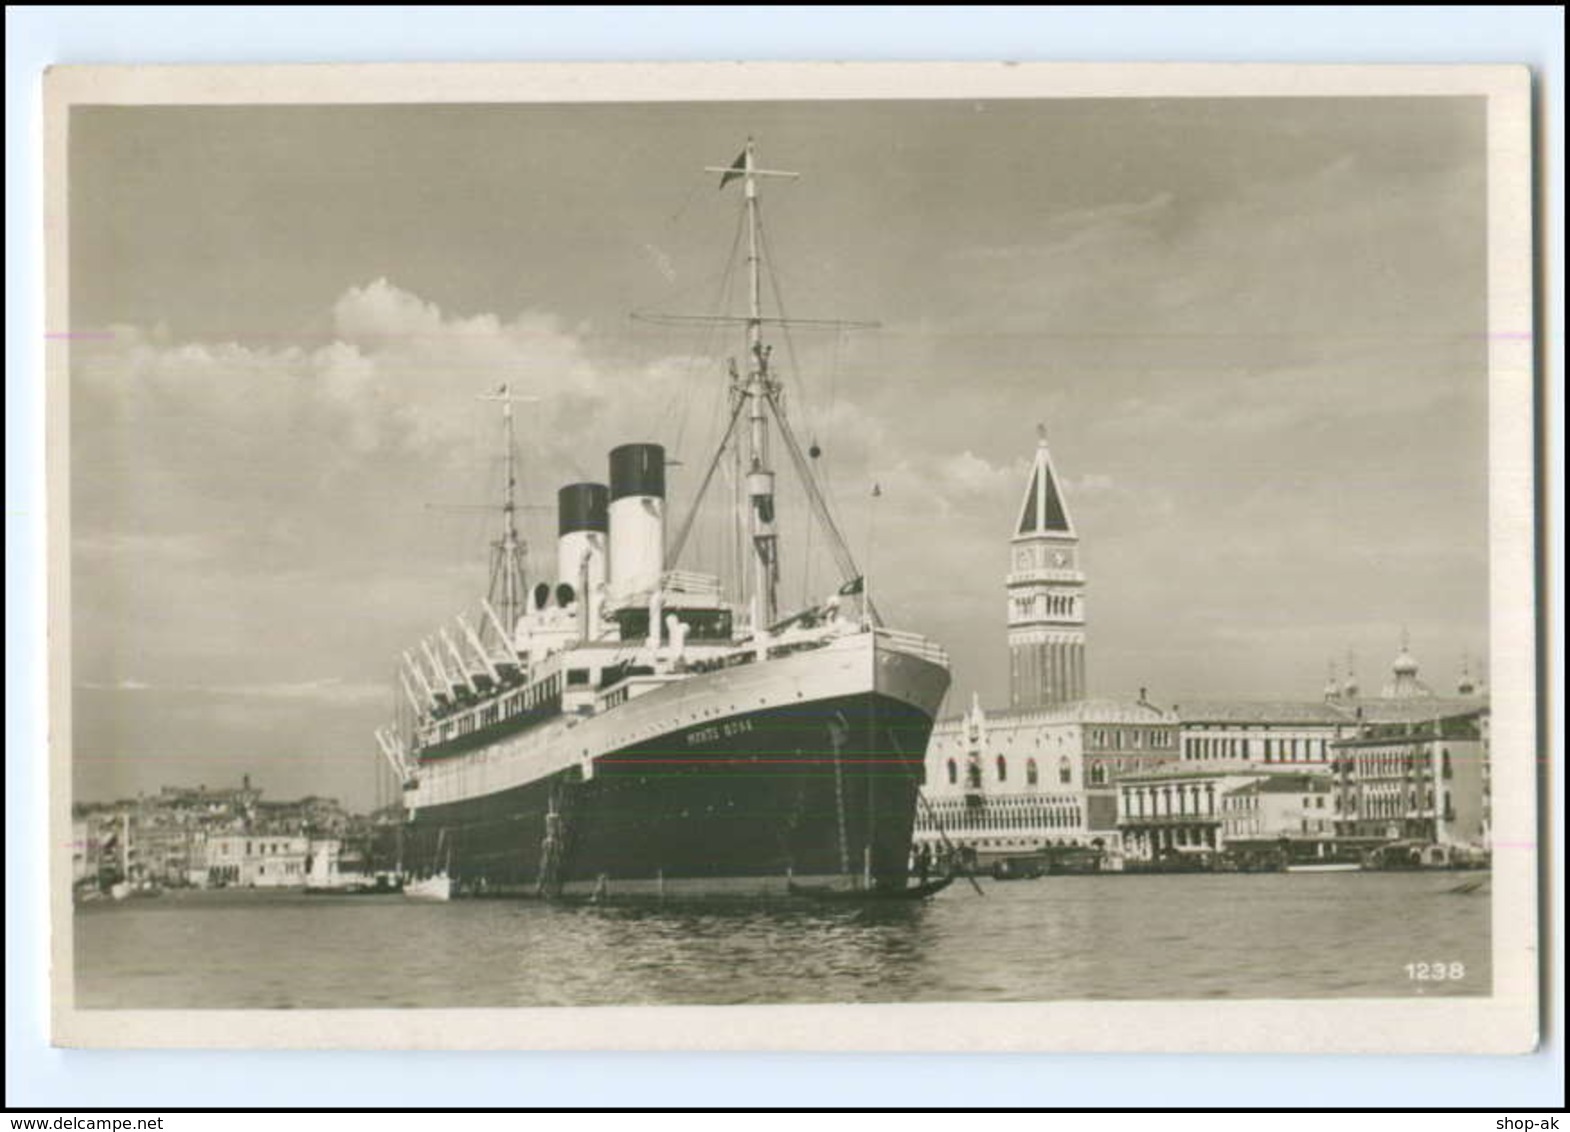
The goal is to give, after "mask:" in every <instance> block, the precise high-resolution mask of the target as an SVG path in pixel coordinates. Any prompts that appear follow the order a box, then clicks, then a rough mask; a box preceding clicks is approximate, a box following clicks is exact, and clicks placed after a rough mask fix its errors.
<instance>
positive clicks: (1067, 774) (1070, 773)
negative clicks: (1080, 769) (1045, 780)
mask: <svg viewBox="0 0 1570 1132" xmlns="http://www.w3.org/2000/svg"><path fill="white" fill-rule="evenodd" d="M1058 781H1059V782H1060V783H1062V784H1063V785H1064V786H1067V785H1068V784H1069V783H1071V782H1073V781H1074V770H1073V767H1072V766H1071V765H1070V764H1069V761H1068V756H1067V755H1064V756H1063V757H1062V758H1061V759H1059V760H1058Z"/></svg>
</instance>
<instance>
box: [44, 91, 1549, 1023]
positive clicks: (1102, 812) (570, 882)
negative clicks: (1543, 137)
mask: <svg viewBox="0 0 1570 1132" xmlns="http://www.w3.org/2000/svg"><path fill="white" fill-rule="evenodd" d="M45 88H46V89H45V95H46V99H45V101H46V117H45V147H46V153H45V157H46V180H45V189H46V237H47V260H46V272H47V280H46V287H47V325H46V327H45V332H46V373H45V381H46V388H47V409H48V430H47V441H46V451H47V463H48V498H49V508H50V535H51V537H50V542H49V555H50V557H49V571H50V591H49V599H50V604H49V639H50V642H51V651H50V656H49V663H50V681H51V713H52V714H51V721H50V722H51V728H50V734H51V750H50V760H51V761H50V766H51V807H52V808H51V845H52V847H53V851H52V855H51V859H50V864H51V899H52V911H53V919H52V946H53V955H54V959H55V962H54V965H53V979H54V983H53V988H52V993H53V1004H54V1040H55V1041H56V1042H57V1043H59V1044H62V1045H71V1046H118V1047H137V1046H176V1047H198V1048H200V1047H266V1046H295V1047H334V1046H335V1047H359V1048H394V1047H428V1048H517V1049H714V1050H721V1049H749V1050H780V1049H799V1050H824V1049H851V1050H1059V1051H1086V1052H1092V1051H1097V1052H1099V1051H1130V1052H1132V1051H1174V1052H1181V1051H1260V1052H1275V1051H1315V1052H1325V1051H1333V1052H1418V1051H1442V1052H1496V1053H1508V1052H1524V1051H1528V1050H1531V1049H1532V1048H1534V1046H1535V1044H1536V1042H1537V1033H1538V1018H1539V977H1538V970H1539V920H1538V896H1537V894H1538V877H1539V868H1540V861H1541V850H1540V846H1539V833H1538V829H1539V816H1538V815H1539V797H1540V791H1539V779H1540V774H1541V772H1542V769H1543V752H1544V747H1543V745H1542V740H1541V738H1540V729H1539V718H1540V716H1539V708H1538V688H1539V684H1540V674H1539V672H1538V669H1537V661H1536V655H1537V649H1536V641H1537V634H1538V631H1539V622H1538V612H1537V608H1536V605H1535V598H1534V594H1535V587H1534V576H1535V575H1534V562H1535V555H1536V521H1537V507H1538V501H1537V499H1536V495H1535V482H1536V481H1535V478H1534V476H1535V472H1534V465H1533V451H1534V440H1533V438H1534V436H1535V431H1534V430H1535V421H1534V388H1535V387H1534V381H1535V374H1536V370H1535V363H1536V347H1535V339H1534V333H1535V329H1534V323H1533V301H1534V299H1533V285H1534V282H1533V281H1534V268H1533V245H1532V176H1533V174H1532V169H1533V162H1532V137H1531V129H1530V79H1529V75H1528V72H1527V71H1526V70H1525V69H1524V68H1513V67H1502V66H1455V67H1444V66H1417V67H1412V66H1407V67H1376V66H1355V67H1344V66H1320V67H1310V66H1219V65H1217V66H1212V65H1203V66H1201V65H1115V66H1113V65H1106V66H1102V65H1046V64H1040V65H1037V64H1030V65H1008V64H1003V63H997V64H930V63H929V64H851V63H847V64H788V65H787V64H750V63H748V64H646V65H629V64H582V65H579V64H574V65H543V64H517V65H456V64H454V65H419V66H416V65H402V64H400V65H374V66H373V65H354V66H276V67H242V66H233V67H156V66H150V67H60V68H56V69H54V70H52V71H51V72H50V73H49V74H48V75H47V77H46V82H45Z"/></svg>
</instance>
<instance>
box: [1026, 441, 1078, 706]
mask: <svg viewBox="0 0 1570 1132" xmlns="http://www.w3.org/2000/svg"><path fill="white" fill-rule="evenodd" d="M1036 433H1037V436H1038V438H1039V439H1038V440H1037V442H1036V459H1035V461H1034V462H1033V463H1032V464H1031V467H1030V478H1029V480H1028V481H1027V482H1026V484H1025V496H1024V499H1023V500H1022V502H1021V504H1020V509H1019V518H1018V519H1017V520H1016V522H1015V524H1014V536H1013V539H1012V545H1011V547H1010V554H1011V555H1012V558H1011V561H1010V565H1009V574H1008V580H1007V583H1006V584H1007V588H1008V603H1009V604H1008V625H1009V706H1010V707H1011V708H1013V709H1015V710H1028V709H1030V708H1045V707H1057V706H1058V705H1060V704H1066V703H1071V702H1073V701H1075V700H1081V699H1084V698H1085V597H1084V589H1085V575H1084V574H1082V573H1080V569H1079V535H1078V534H1076V533H1075V531H1074V521H1073V520H1072V519H1071V518H1070V517H1069V513H1068V507H1067V505H1066V504H1065V503H1064V501H1063V493H1062V492H1061V491H1059V490H1058V479H1057V473H1056V471H1055V470H1054V469H1053V467H1052V454H1051V452H1050V451H1048V449H1047V431H1046V428H1045V427H1044V426H1041V425H1037V426H1036Z"/></svg>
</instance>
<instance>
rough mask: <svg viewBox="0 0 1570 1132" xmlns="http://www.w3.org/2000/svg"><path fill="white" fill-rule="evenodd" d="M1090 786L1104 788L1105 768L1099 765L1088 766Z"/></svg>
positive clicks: (1105, 782)
mask: <svg viewBox="0 0 1570 1132" xmlns="http://www.w3.org/2000/svg"><path fill="white" fill-rule="evenodd" d="M1090 784H1091V785H1092V786H1105V785H1106V784H1107V768H1106V767H1105V766H1103V765H1102V764H1101V763H1092V764H1091V765H1090Z"/></svg>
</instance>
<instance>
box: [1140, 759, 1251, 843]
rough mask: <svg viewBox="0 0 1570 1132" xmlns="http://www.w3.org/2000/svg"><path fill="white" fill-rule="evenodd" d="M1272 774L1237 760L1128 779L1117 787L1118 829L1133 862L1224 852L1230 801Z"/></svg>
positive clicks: (1180, 765) (1173, 767)
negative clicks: (1228, 800)
mask: <svg viewBox="0 0 1570 1132" xmlns="http://www.w3.org/2000/svg"><path fill="white" fill-rule="evenodd" d="M1270 773H1271V772H1269V771H1265V770H1263V769H1262V768H1261V767H1259V766H1257V765H1255V764H1252V763H1249V762H1245V761H1242V760H1234V761H1228V762H1212V763H1210V764H1208V765H1196V764H1192V763H1184V762H1176V763H1170V764H1167V765H1165V766H1156V767H1151V768H1148V769H1146V770H1142V771H1136V772H1135V773H1133V774H1128V775H1124V776H1123V777H1122V778H1121V779H1119V781H1118V784H1117V828H1118V834H1119V839H1120V842H1121V844H1122V848H1123V855H1124V857H1125V858H1126V859H1127V860H1130V861H1158V860H1162V859H1166V858H1173V857H1185V856H1196V857H1197V856H1209V855H1211V854H1214V853H1217V852H1219V851H1220V850H1221V848H1222V844H1223V840H1224V832H1223V822H1224V820H1225V818H1226V815H1227V811H1226V807H1225V805H1224V799H1225V798H1226V796H1227V795H1228V794H1230V793H1231V792H1233V791H1235V790H1238V789H1240V788H1242V787H1244V786H1248V785H1250V784H1252V783H1255V782H1258V781H1260V779H1262V778H1265V777H1267V776H1268V775H1269V774H1270Z"/></svg>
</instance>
